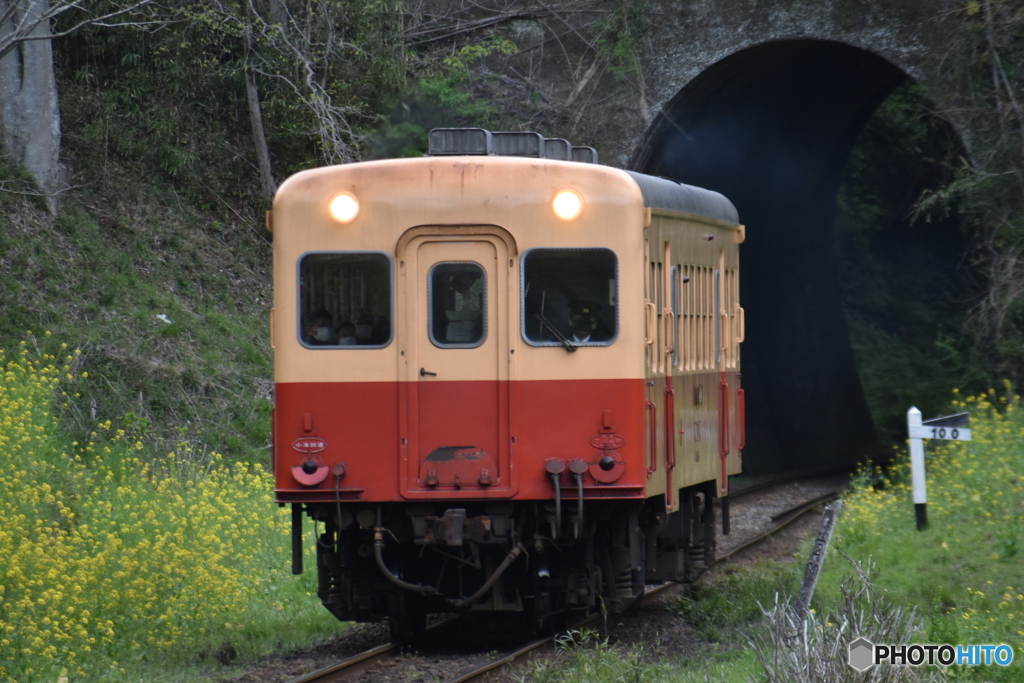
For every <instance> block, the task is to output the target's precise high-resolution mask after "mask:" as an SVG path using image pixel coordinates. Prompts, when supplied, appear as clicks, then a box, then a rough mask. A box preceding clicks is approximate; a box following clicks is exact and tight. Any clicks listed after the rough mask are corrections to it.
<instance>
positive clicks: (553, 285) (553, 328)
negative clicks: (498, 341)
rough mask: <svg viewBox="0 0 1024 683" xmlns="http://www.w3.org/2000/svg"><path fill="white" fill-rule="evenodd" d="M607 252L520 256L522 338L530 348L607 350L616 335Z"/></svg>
mask: <svg viewBox="0 0 1024 683" xmlns="http://www.w3.org/2000/svg"><path fill="white" fill-rule="evenodd" d="M617 278H618V259H616V257H615V252H613V251H612V250H611V249H602V248H590V249H531V250H530V251H528V252H527V253H526V254H525V255H524V256H523V281H522V287H523V338H524V339H526V341H527V342H528V343H529V344H531V345H533V346H559V345H562V344H563V343H564V341H568V342H570V343H571V344H573V345H583V346H607V345H609V344H611V343H612V342H613V341H615V336H616V335H617V334H618V279H617Z"/></svg>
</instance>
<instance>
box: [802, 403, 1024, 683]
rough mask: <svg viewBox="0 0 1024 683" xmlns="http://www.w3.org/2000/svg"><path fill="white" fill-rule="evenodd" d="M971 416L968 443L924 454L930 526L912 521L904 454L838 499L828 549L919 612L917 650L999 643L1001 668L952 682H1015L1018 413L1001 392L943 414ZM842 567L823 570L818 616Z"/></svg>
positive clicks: (1022, 420) (1022, 583)
mask: <svg viewBox="0 0 1024 683" xmlns="http://www.w3.org/2000/svg"><path fill="white" fill-rule="evenodd" d="M965 409H966V410H970V411H971V413H972V417H971V428H972V432H973V441H970V442H942V443H939V444H938V445H934V444H933V445H931V450H932V452H931V453H930V457H929V459H928V462H927V468H928V521H929V526H928V527H927V528H926V529H925V530H923V531H918V530H917V528H916V525H915V519H914V504H913V498H912V488H911V485H910V482H909V476H908V471H909V468H910V465H909V461H908V458H907V455H906V453H905V452H903V453H901V454H900V455H899V457H898V459H897V463H896V466H895V467H894V468H893V471H892V472H891V473H890V475H889V476H888V477H887V478H885V479H882V481H881V483H882V484H883V486H879V485H878V484H879V482H878V478H877V476H869V477H865V478H863V479H862V480H861V482H862V483H859V484H857V485H855V487H854V488H853V490H852V491H851V492H850V493H848V494H847V495H846V496H844V501H845V502H844V506H843V511H842V516H841V518H840V522H839V526H838V527H837V529H836V533H835V536H834V537H833V544H834V545H835V546H836V547H837V548H838V549H840V550H842V551H844V552H845V553H847V554H848V555H850V556H851V557H853V558H854V559H856V560H860V561H865V560H867V559H868V558H870V559H871V560H872V561H873V562H874V563H875V565H876V567H877V574H876V575H875V577H874V579H873V580H874V582H875V583H876V584H877V585H878V586H879V587H880V588H881V589H883V590H884V591H885V596H886V599H887V600H889V601H891V602H894V603H897V604H901V605H911V606H914V607H916V608H917V610H918V614H919V615H920V616H921V617H922V619H923V620H924V630H923V633H922V635H921V636H920V637H919V641H920V642H928V643H950V644H954V645H958V644H975V643H1007V644H1009V645H1011V646H1012V647H1013V648H1014V656H1015V660H1014V664H1013V665H1012V666H1011V667H1009V668H1006V669H1004V668H1002V667H997V666H991V667H954V669H953V672H952V673H953V676H952V677H953V678H955V679H957V680H978V681H1016V680H1020V671H1021V666H1022V665H1021V663H1020V662H1021V660H1022V657H1024V647H1021V642H1022V641H1021V637H1022V635H1024V633H1022V632H1021V631H1022V629H1021V623H1022V620H1021V615H1022V614H1024V564H1022V563H1021V562H1020V557H1019V552H1020V547H1021V544H1022V542H1024V487H1022V486H1021V474H1020V473H1021V472H1024V451H1022V450H1021V448H1020V442H1021V439H1022V438H1024V410H1022V408H1021V405H1020V398H1019V397H1018V396H1015V395H1013V393H1012V391H1010V387H1009V386H1008V385H1004V386H1003V387H1002V389H1001V390H1000V391H998V392H997V391H995V390H990V391H988V392H985V393H983V394H981V395H978V396H968V397H966V398H961V397H960V394H959V393H957V394H955V398H954V401H953V404H952V406H949V407H948V408H947V410H952V411H959V410H965ZM843 571H844V570H843V568H842V567H840V566H838V564H837V563H835V562H831V561H830V562H827V563H826V565H825V571H824V573H823V574H822V577H821V581H820V583H819V586H818V593H817V594H818V595H819V596H820V598H816V600H819V599H820V604H821V608H820V610H819V611H825V610H832V609H833V608H834V605H835V603H836V599H837V597H836V596H837V595H838V589H837V586H838V583H839V581H840V574H842V573H843Z"/></svg>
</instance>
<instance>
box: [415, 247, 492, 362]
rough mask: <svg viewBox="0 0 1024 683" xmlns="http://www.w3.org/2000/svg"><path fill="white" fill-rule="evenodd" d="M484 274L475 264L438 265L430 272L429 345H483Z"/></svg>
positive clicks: (443, 346)
mask: <svg viewBox="0 0 1024 683" xmlns="http://www.w3.org/2000/svg"><path fill="white" fill-rule="evenodd" d="M486 305H487V274H486V273H485V272H484V269H483V268H482V267H481V266H480V264H478V263H472V262H457V263H438V264H437V265H435V266H434V267H433V268H431V269H430V311H429V312H428V319H429V320H430V341H431V343H433V345H434V346H437V347H439V348H474V347H477V346H480V345H481V344H483V343H484V339H485V336H486V332H487V330H486V321H487V310H486V308H485V307H486Z"/></svg>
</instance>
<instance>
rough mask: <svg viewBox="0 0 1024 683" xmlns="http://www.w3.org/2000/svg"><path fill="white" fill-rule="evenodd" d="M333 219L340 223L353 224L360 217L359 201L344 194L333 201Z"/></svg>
mask: <svg viewBox="0 0 1024 683" xmlns="http://www.w3.org/2000/svg"><path fill="white" fill-rule="evenodd" d="M330 211H331V217H332V218H334V220H336V221H338V222H339V223H351V222H352V221H353V220H355V217H356V216H357V215H359V201H358V200H357V199H356V198H355V197H353V196H352V195H350V194H348V193H346V192H342V193H341V194H339V195H337V196H335V198H334V199H332V200H331V205H330Z"/></svg>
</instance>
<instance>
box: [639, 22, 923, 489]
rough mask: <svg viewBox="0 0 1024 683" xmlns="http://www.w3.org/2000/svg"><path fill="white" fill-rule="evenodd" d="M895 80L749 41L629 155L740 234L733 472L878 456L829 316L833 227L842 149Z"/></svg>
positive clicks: (880, 62)
mask: <svg viewBox="0 0 1024 683" xmlns="http://www.w3.org/2000/svg"><path fill="white" fill-rule="evenodd" d="M906 78H907V77H906V74H904V73H903V72H902V71H901V70H899V69H898V68H896V67H895V66H893V65H892V64H890V63H889V62H887V61H886V60H884V59H882V58H880V57H878V56H876V55H873V54H871V53H868V52H866V51H864V50H860V49H857V48H853V47H850V46H848V45H844V44H841V43H835V42H827V41H814V40H792V41H777V42H771V43H765V44H761V45H758V46H755V47H752V48H748V49H746V50H743V51H741V52H738V53H736V54H734V55H731V56H729V57H727V58H725V59H723V60H721V61H720V62H718V63H716V64H714V65H713V66H711V67H710V68H708V69H707V70H705V71H704V72H703V73H701V74H700V75H699V76H698V77H697V78H695V79H694V80H693V81H691V82H690V83H689V84H688V85H687V86H686V87H685V88H684V89H683V90H682V91H680V93H679V94H678V95H677V96H676V97H675V98H674V99H673V100H672V102H671V103H670V104H669V106H668V107H666V112H665V115H663V116H662V117H661V119H660V121H659V122H658V123H657V125H655V126H653V127H652V129H651V131H650V132H649V134H648V137H647V140H646V141H645V143H644V144H643V145H642V147H641V149H640V150H639V151H638V154H637V156H636V158H635V162H634V164H633V167H634V168H635V169H636V170H639V171H642V172H644V173H648V174H652V175H657V176H664V177H669V178H673V179H675V180H678V181H680V182H683V183H688V184H691V185H698V186H701V187H706V188H709V189H713V190H716V191H718V192H721V193H722V194H724V195H725V196H726V197H728V198H729V199H730V200H731V201H732V202H733V203H734V204H735V205H736V207H737V209H738V210H739V215H740V221H741V222H742V223H744V224H745V225H746V226H747V240H746V242H745V243H744V245H743V247H742V252H741V253H742V256H741V263H742V276H741V299H742V303H743V306H744V308H745V309H746V311H747V316H746V318H747V334H746V342H745V343H744V345H743V359H742V368H743V386H744V388H745V390H746V392H747V448H746V450H745V452H744V468H745V471H747V472H750V473H757V472H769V471H782V470H790V469H822V470H824V469H837V468H841V467H848V466H852V465H853V464H855V463H856V462H858V461H860V460H863V459H864V458H865V457H868V456H877V455H881V454H882V452H883V451H887V449H885V448H884V445H883V442H882V440H881V439H880V438H879V435H878V433H877V431H876V429H875V425H874V421H873V419H872V415H871V412H870V410H869V407H868V403H867V401H866V399H865V395H864V391H863V388H862V384H861V380H860V377H859V375H858V368H857V364H856V362H855V358H854V352H853V348H852V346H851V340H850V330H849V328H848V325H847V321H846V318H845V316H844V313H843V308H842V302H841V284H842V283H841V282H840V275H839V273H840V263H839V259H838V257H837V253H836V237H835V229H834V225H835V221H836V214H837V199H836V198H837V192H838V190H839V186H840V183H841V182H842V179H843V172H844V168H845V167H846V163H847V158H848V157H849V154H850V150H851V148H852V147H853V145H854V142H855V141H856V140H857V136H858V134H859V133H860V131H861V130H862V128H863V127H864V125H865V123H866V122H867V121H868V119H869V118H870V117H871V115H872V113H873V112H874V111H875V109H876V108H877V107H878V105H879V104H880V103H881V102H882V101H883V100H884V99H885V98H886V97H887V96H888V95H889V94H890V93H891V92H892V91H893V90H894V89H895V88H896V87H897V86H899V85H900V84H901V82H903V81H904V80H905V79H906Z"/></svg>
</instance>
